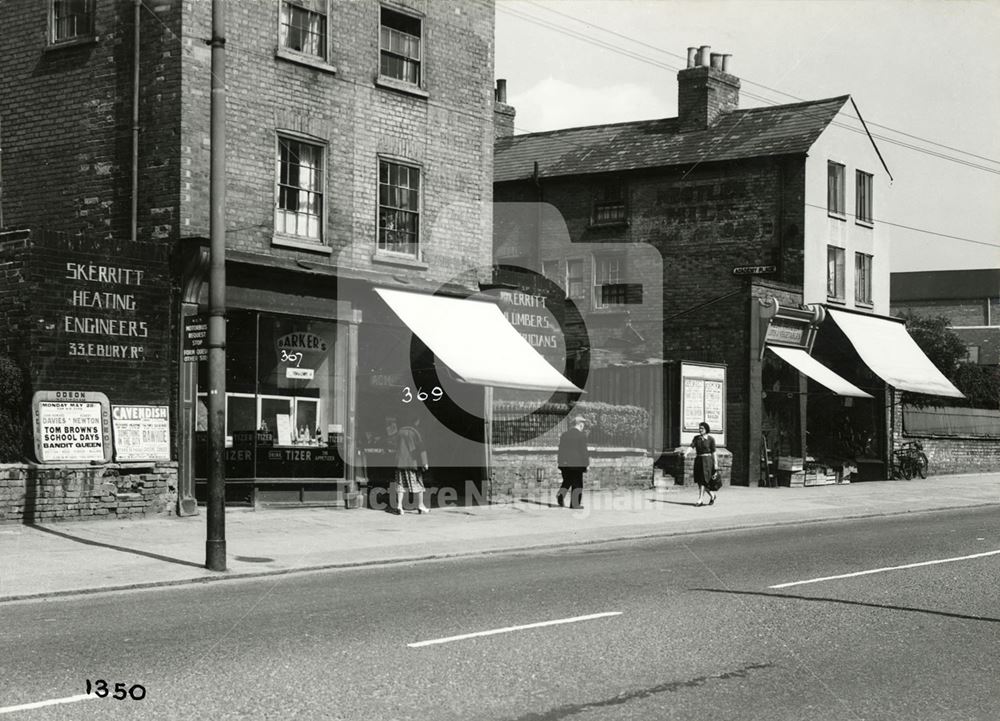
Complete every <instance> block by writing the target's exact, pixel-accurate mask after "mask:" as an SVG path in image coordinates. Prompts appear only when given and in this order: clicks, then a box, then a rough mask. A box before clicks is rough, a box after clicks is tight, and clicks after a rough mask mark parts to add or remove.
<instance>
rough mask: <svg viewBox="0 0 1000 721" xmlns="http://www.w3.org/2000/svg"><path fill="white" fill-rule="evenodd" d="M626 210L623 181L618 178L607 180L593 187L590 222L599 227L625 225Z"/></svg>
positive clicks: (625, 190)
mask: <svg viewBox="0 0 1000 721" xmlns="http://www.w3.org/2000/svg"><path fill="white" fill-rule="evenodd" d="M628 210H629V209H628V188H627V187H626V185H625V182H624V181H622V180H621V179H619V178H616V179H613V180H609V181H607V182H605V183H603V184H601V185H599V186H598V187H597V188H595V189H594V193H593V202H592V204H591V208H590V224H591V225H592V226H599V227H605V226H615V225H627V224H628V220H629V218H628ZM602 216H604V217H602Z"/></svg>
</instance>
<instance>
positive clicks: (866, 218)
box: [854, 170, 874, 225]
mask: <svg viewBox="0 0 1000 721" xmlns="http://www.w3.org/2000/svg"><path fill="white" fill-rule="evenodd" d="M856 178H857V182H856V188H855V195H854V205H855V210H854V219H855V220H856V221H857V222H858V223H861V224H863V225H871V224H872V223H873V222H874V216H873V215H872V189H873V177H872V174H871V173H866V172H864V171H862V170H858V171H857V173H856Z"/></svg>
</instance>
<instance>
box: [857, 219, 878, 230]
mask: <svg viewBox="0 0 1000 721" xmlns="http://www.w3.org/2000/svg"><path fill="white" fill-rule="evenodd" d="M854 224H855V225H860V226H861V227H862V228H874V227H875V223H874V221H871V220H857V219H855V221H854Z"/></svg>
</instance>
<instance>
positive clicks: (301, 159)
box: [274, 135, 325, 243]
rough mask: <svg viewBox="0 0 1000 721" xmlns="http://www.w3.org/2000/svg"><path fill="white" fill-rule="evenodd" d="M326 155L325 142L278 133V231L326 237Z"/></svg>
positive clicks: (319, 238)
mask: <svg viewBox="0 0 1000 721" xmlns="http://www.w3.org/2000/svg"><path fill="white" fill-rule="evenodd" d="M324 155H325V148H324V146H322V145H318V144H316V143H310V142H306V141H305V140H300V139H297V138H292V137H287V136H281V135H279V136H278V189H277V195H278V201H277V206H276V208H275V214H274V231H275V233H276V234H277V235H279V236H285V237H289V238H293V239H297V240H305V241H309V242H315V243H319V242H321V241H322V240H323V193H324V188H323V184H324V175H325V174H324V172H323V162H324Z"/></svg>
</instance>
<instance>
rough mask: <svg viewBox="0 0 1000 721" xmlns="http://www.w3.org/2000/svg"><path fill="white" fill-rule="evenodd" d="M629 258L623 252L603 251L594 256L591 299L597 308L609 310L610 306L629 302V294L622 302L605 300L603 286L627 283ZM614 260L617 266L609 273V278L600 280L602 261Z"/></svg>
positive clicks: (614, 306) (615, 306) (613, 306)
mask: <svg viewBox="0 0 1000 721" xmlns="http://www.w3.org/2000/svg"><path fill="white" fill-rule="evenodd" d="M627 260H628V259H627V258H626V256H625V254H623V253H601V254H599V255H595V256H594V262H593V265H592V266H591V284H590V285H591V301H592V303H593V307H594V309H595V310H607V309H609V308H617V307H618V306H620V305H626V304H627V303H628V300H627V295H626V297H625V298H623V299H622V300H621V301H620V302H615V303H611V302H607V303H606V302H605V301H604V293H603V288H604V286H606V285H623V284H624V283H625V280H624V278H625V276H626V275H627V273H626V268H627ZM610 261H614V263H615V268H614V272H613V273H610V272H609V274H608V278H607V279H606V280H605V281H604V282H598V281H599V280H601V279H599V278H598V275H599V273H600V270H601V264H602V263H608V262H610Z"/></svg>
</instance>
